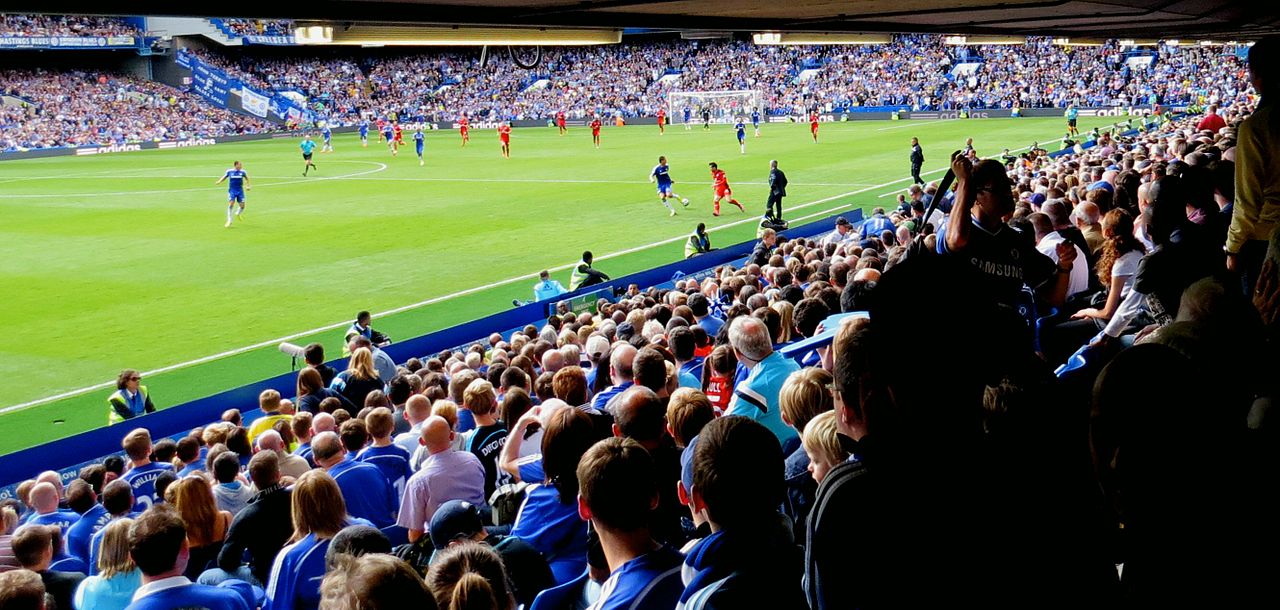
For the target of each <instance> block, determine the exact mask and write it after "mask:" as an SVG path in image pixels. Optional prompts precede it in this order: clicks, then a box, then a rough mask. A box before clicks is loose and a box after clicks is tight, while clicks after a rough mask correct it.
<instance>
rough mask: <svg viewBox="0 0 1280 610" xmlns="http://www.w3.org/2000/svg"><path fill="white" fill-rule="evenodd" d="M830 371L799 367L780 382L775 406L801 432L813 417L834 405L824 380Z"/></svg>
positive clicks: (829, 381)
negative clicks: (780, 387) (776, 405)
mask: <svg viewBox="0 0 1280 610" xmlns="http://www.w3.org/2000/svg"><path fill="white" fill-rule="evenodd" d="M831 379H832V377H831V373H828V372H827V371H824V370H822V369H820V368H817V367H809V368H804V369H800V370H798V371H796V372H794V373H792V374H791V375H790V376H789V377H787V380H786V381H785V382H783V383H782V389H781V390H780V391H779V392H778V408H779V409H781V410H782V415H783V416H785V417H786V418H787V420H788V421H790V422H791V425H792V426H793V427H795V429H796V430H797V431H798V432H804V431H805V430H806V429H807V428H808V425H809V423H810V421H811V420H813V418H815V417H817V416H818V415H819V414H820V413H825V412H827V411H830V410H832V409H833V408H834V407H835V404H834V400H833V399H832V397H831V392H829V391H827V384H829V383H831Z"/></svg>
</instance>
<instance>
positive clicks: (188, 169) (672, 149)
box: [0, 119, 1107, 454]
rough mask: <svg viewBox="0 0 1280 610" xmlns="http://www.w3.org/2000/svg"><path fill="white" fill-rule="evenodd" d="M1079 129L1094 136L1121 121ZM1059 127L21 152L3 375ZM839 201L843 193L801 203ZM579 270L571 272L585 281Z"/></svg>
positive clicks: (119, 359)
mask: <svg viewBox="0 0 1280 610" xmlns="http://www.w3.org/2000/svg"><path fill="white" fill-rule="evenodd" d="M1081 122H1082V123H1084V124H1083V125H1082V126H1081V127H1082V129H1088V128H1092V127H1093V125H1095V124H1098V125H1101V124H1106V123H1107V120H1106V119H1082V121H1081ZM1061 131H1062V120H1061V119H991V120H982V121H981V122H980V123H975V122H972V121H946V122H938V123H916V124H907V123H889V122H856V123H853V122H851V123H846V124H824V125H823V126H822V131H821V137H822V142H821V143H820V144H818V145H814V144H813V143H812V142H811V141H810V140H809V135H808V126H807V125H794V124H767V125H765V126H764V129H763V137H761V138H758V139H757V138H750V137H749V138H748V143H747V146H748V150H747V154H746V155H741V154H739V152H738V147H737V143H736V140H735V139H734V137H733V133H732V130H731V129H730V128H729V127H728V126H718V127H716V128H714V129H713V130H712V132H711V133H704V132H702V131H701V130H700V129H695V130H693V131H685V130H684V129H683V128H682V127H681V126H672V127H671V128H668V129H667V133H666V135H665V136H659V135H658V131H657V128H656V127H651V126H632V127H625V128H606V129H605V131H604V137H603V144H604V146H603V148H601V149H600V150H596V149H593V148H592V147H591V143H590V136H589V132H588V131H587V130H585V129H575V130H571V131H570V133H569V135H567V136H564V137H561V136H559V135H557V134H556V131H555V130H554V129H543V128H534V129H519V130H516V131H515V132H514V133H513V138H512V139H513V155H514V158H512V159H510V160H507V159H502V158H501V157H500V156H499V154H498V142H497V137H496V136H495V135H494V132H492V131H477V132H474V133H473V138H472V141H471V144H470V145H469V146H467V147H466V148H460V147H459V139H458V136H457V134H456V133H455V132H436V133H430V134H428V137H427V166H426V167H419V166H418V162H417V159H416V158H415V156H414V155H413V152H412V146H410V147H408V150H407V151H406V150H403V149H402V151H401V154H400V156H399V157H396V158H392V157H391V156H390V154H389V153H388V152H387V150H386V149H385V147H383V146H381V145H378V144H371V145H370V146H369V147H368V148H367V149H366V148H361V147H360V146H359V143H358V140H357V138H356V136H355V134H343V135H341V136H339V137H337V138H336V140H335V142H336V146H337V149H338V150H337V152H335V153H332V154H317V155H316V162H317V163H318V165H319V171H318V172H313V173H312V176H310V177H308V178H303V177H302V176H301V171H302V165H301V163H302V162H301V159H300V155H299V153H298V148H297V144H298V143H297V140H293V139H280V140H269V141H261V142H252V143H243V144H227V145H218V146H213V147H206V148H193V149H182V150H169V151H144V152H140V153H126V154H112V155H101V156H95V157H82V158H76V157H62V158H50V159H39V160H25V161H6V162H3V163H0V217H2V218H3V219H4V221H3V223H0V285H3V286H5V287H6V289H5V294H4V296H3V301H0V312H2V315H0V336H3V337H5V338H6V340H5V341H4V343H3V345H2V346H0V376H3V377H4V378H6V379H9V380H10V382H9V383H6V384H4V385H3V386H0V407H3V406H9V405H15V404H19V403H24V402H27V401H32V400H37V399H41V398H44V397H48V396H53V395H56V394H59V393H62V392H67V391H72V390H76V389H79V388H83V387H86V386H90V385H93V384H97V383H101V382H104V381H109V380H112V379H114V376H115V374H116V373H117V372H118V371H119V370H120V369H122V368H124V367H131V368H137V369H140V370H143V371H147V370H152V369H157V368H161V367H166V366H170V365H175V364H179V363H184V362H188V361H191V360H194V359H197V358H201V357H206V356H209V355H213V354H218V353H221V352H225V351H229V350H234V349H237V348H241V347H243V346H247V345H252V344H255V343H258V342H263V341H269V340H271V339H274V338H278V337H282V336H285V335H290V334H294V333H298V332H302V331H305V330H307V329H312V328H319V327H324V326H327V325H330V324H334V323H338V322H341V321H343V320H349V319H350V318H351V317H352V316H353V315H354V313H355V312H356V311H357V310H360V309H369V310H372V311H375V312H378V311H385V310H389V309H393V308H397V307H402V306H405V305H408V304H412V303H417V302H420V301H423V300H426V299H430V298H433V297H441V296H445V295H449V294H453V293H456V292H458V291H461V290H464V289H468V288H474V287H477V286H485V285H489V284H491V283H494V282H499V281H501V280H506V279H508V278H515V277H519V276H532V275H533V274H536V273H537V272H538V270H540V269H543V268H553V267H557V266H561V265H567V264H569V263H572V262H574V261H575V260H577V256H578V255H579V254H580V253H581V252H582V251H583V250H584V249H590V250H593V251H594V252H595V253H596V254H597V257H599V256H601V255H604V254H607V253H612V252H618V251H621V250H629V249H633V248H642V247H643V246H645V245H646V244H652V243H654V242H658V241H661V240H664V239H668V238H674V237H679V236H683V235H686V234H687V233H688V232H689V231H690V230H691V228H692V227H693V225H694V224H695V223H697V222H701V221H705V222H707V224H708V226H709V227H713V228H714V227H716V226H720V225H725V224H728V223H730V222H732V221H736V220H739V219H741V218H743V217H744V215H743V214H741V213H739V212H738V211H737V210H736V209H733V208H728V209H727V210H724V212H725V215H724V216H723V217H721V218H718V219H716V218H712V217H711V210H710V199H711V196H710V188H709V176H708V173H707V167H706V164H707V162H708V161H717V162H719V163H720V166H721V167H722V168H723V169H724V170H725V171H726V172H727V174H728V177H729V181H730V184H732V185H733V186H734V192H735V195H736V196H737V197H738V199H740V200H741V201H743V202H744V203H745V204H746V205H747V206H748V210H749V211H750V215H751V216H752V217H755V216H757V215H758V214H759V213H760V211H761V210H763V204H764V199H765V194H766V188H765V186H764V184H763V183H764V179H765V177H766V175H767V172H768V161H769V159H774V158H776V159H779V160H780V162H781V166H782V168H783V169H784V170H786V171H787V175H788V176H789V178H790V180H791V186H790V187H789V188H788V191H789V192H790V196H789V197H788V199H787V216H788V217H789V218H792V219H794V218H797V217H799V216H802V215H805V214H811V213H812V214H817V213H819V212H824V211H831V213H834V212H836V211H839V210H843V209H849V208H850V207H855V206H857V207H869V206H872V205H877V204H879V205H887V204H889V203H890V202H892V199H891V198H888V197H886V198H879V195H882V194H885V193H889V192H897V191H899V190H901V189H902V188H903V187H905V186H906V185H907V181H906V180H904V177H905V176H906V170H907V169H908V163H907V146H908V140H909V139H910V137H911V136H913V135H915V136H919V137H920V138H921V140H922V143H923V145H924V148H925V155H926V157H927V158H928V159H929V161H928V162H926V164H925V170H926V171H929V170H935V169H939V168H942V167H943V166H944V165H945V159H946V156H947V154H948V153H949V152H950V151H951V150H954V149H955V148H957V147H958V146H959V145H960V144H962V143H963V141H964V138H965V137H966V136H969V135H973V134H974V133H975V132H978V134H979V137H977V138H976V140H977V141H976V145H977V147H978V150H979V152H980V153H984V154H996V153H998V152H999V151H1000V149H1002V148H1004V147H1006V146H1007V147H1013V148H1016V147H1019V146H1025V145H1027V144H1029V143H1030V142H1031V141H1032V140H1039V141H1049V140H1050V139H1051V137H1052V136H1054V135H1060V133H1061ZM406 135H408V134H406ZM748 135H749V136H750V133H748ZM659 154H665V155H666V156H667V157H668V159H669V161H670V163H671V173H672V176H673V177H674V178H675V180H676V181H677V184H676V187H677V191H678V192H680V193H681V194H682V195H684V196H686V197H689V198H690V199H691V205H690V206H689V208H688V209H687V210H680V212H681V214H680V215H679V216H677V217H675V218H669V217H668V216H667V212H666V210H665V209H663V208H662V207H661V206H660V205H659V203H658V202H657V200H656V198H655V196H654V189H653V187H652V186H651V185H650V184H649V183H648V182H647V181H646V180H647V175H648V172H649V170H650V168H652V166H653V165H654V163H655V162H656V158H657V156H658V155H659ZM234 159H239V160H241V161H243V162H244V165H245V169H246V170H248V172H249V174H250V176H251V178H252V185H253V190H251V191H250V192H249V194H248V195H249V199H248V211H247V212H246V216H245V218H246V219H245V220H244V221H241V222H238V223H236V224H235V226H234V227H232V228H230V229H224V228H223V226H222V225H223V221H224V215H225V193H226V191H225V186H213V182H214V180H216V179H217V178H218V177H219V176H221V175H222V172H223V170H225V169H226V168H227V167H229V166H230V163H231V161H232V160H234ZM384 165H385V167H384ZM940 175H941V173H940V172H939V173H934V174H932V175H931V176H929V177H932V178H935V179H936V178H938V177H940ZM896 180H901V181H900V182H897V183H894V184H892V185H889V186H877V185H884V184H885V183H890V182H893V181H896ZM850 193H856V194H850ZM820 200H827V201H825V202H822V203H817V204H813V205H807V206H806V205H804V204H806V203H810V202H815V201H820ZM837 208H838V209H837ZM753 236H754V225H753V223H744V224H741V225H739V226H736V227H732V228H728V229H724V230H717V231H715V232H713V234H712V238H713V241H714V242H715V243H718V244H730V243H736V242H739V241H743V240H746V239H749V238H751V237H753ZM681 247H682V246H681V244H680V243H671V244H665V245H660V246H656V247H652V248H647V249H638V250H636V251H634V252H632V253H629V254H626V255H623V256H619V257H615V258H611V259H609V260H605V261H601V262H599V263H597V267H599V268H601V269H603V270H605V271H606V272H608V273H610V274H611V275H614V276H615V277H616V276H620V275H623V274H625V273H629V272H635V271H639V270H642V269H646V268H651V267H654V266H657V265H660V264H664V263H668V262H671V261H674V260H677V259H679V258H680V257H681ZM567 275H568V273H567V272H564V271H562V272H559V273H556V274H555V276H556V277H558V278H559V279H561V281H563V282H564V283H566V284H567V283H568V281H567V280H568V278H567ZM531 285H532V280H531V279H529V280H524V279H522V280H520V281H516V282H512V283H507V284H504V285H500V286H497V287H493V288H489V289H485V290H481V291H477V292H473V293H471V294H468V295H466V296H461V297H457V298H452V299H447V300H443V301H440V302H437V303H434V304H432V305H428V306H425V307H421V308H417V309H414V310H411V311H407V312H404V313H401V314H398V315H394V316H387V317H382V318H378V319H376V320H375V326H376V327H377V328H378V329H379V330H382V331H384V332H386V333H388V334H389V335H391V336H392V337H395V338H401V339H407V338H409V337H412V336H417V335H420V334H424V333H427V332H430V331H433V330H437V329H440V328H445V327H448V326H451V325H454V324H457V323H460V322H464V321H467V320H472V319H475V318H477V317H480V316H483V315H486V314H489V313H493V312H495V311H499V310H501V309H502V308H504V307H509V306H510V301H511V299H512V298H516V297H519V298H528V295H529V292H530V291H529V287H530V286H531ZM342 332H343V330H342V329H337V330H332V331H329V332H324V333H320V334H318V335H315V336H308V337H303V338H300V339H298V340H297V341H296V342H298V343H305V342H308V341H311V340H318V341H322V342H323V343H324V344H325V346H326V348H328V350H329V353H330V354H332V355H334V356H336V355H337V354H338V351H339V345H340V343H341V337H342ZM287 367H288V361H287V359H286V358H285V357H284V356H283V355H281V354H280V353H279V352H277V351H276V350H275V348H274V347H265V348H261V349H257V350H253V351H249V352H246V353H242V354H239V355H236V356H231V357H226V358H222V359H218V360H214V361H211V362H207V363H204V364H199V365H194V366H190V367H184V368H181V369H179V370H175V371H172V372H168V373H163V374H158V375H154V376H150V377H148V378H147V379H146V380H145V381H144V383H146V384H147V385H148V386H149V387H150V389H151V392H152V395H153V396H154V399H155V401H156V402H157V404H158V405H159V406H161V407H162V408H163V407H165V406H172V405H175V404H179V403H182V402H185V401H188V400H192V399H195V398H199V397H202V396H208V395H210V394H213V393H216V392H218V391H221V390H225V389H228V388H230V387H234V386H237V385H241V384H244V383H249V382H252V381H256V380H259V379H264V378H267V377H270V376H272V375H276V374H279V373H282V372H285V371H287ZM108 393H109V391H108V390H97V391H93V392H89V393H86V394H82V395H79V396H74V397H69V398H64V399H61V400H57V401H54V402H49V403H46V404H41V405H38V406H32V407H29V408H25V409H22V410H17V411H11V412H9V413H6V414H4V415H0V422H2V423H0V426H3V428H0V429H3V430H4V431H5V432H4V433H3V434H0V454H3V453H9V452H12V451H15V450H18V449H21V448H25V447H29V446H32V445H35V444H39V443H42V442H45V441H48V440H52V439H55V438H60V437H63V436H68V435H71V434H75V433H78V432H81V431H84V430H88V429H91V428H93V427H96V426H100V425H103V424H104V423H105V419H106V415H105V403H104V399H105V396H106V395H107V394H108ZM229 406H230V405H229ZM235 406H240V407H249V406H251V405H235Z"/></svg>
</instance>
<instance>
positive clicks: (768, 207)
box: [765, 160, 787, 221]
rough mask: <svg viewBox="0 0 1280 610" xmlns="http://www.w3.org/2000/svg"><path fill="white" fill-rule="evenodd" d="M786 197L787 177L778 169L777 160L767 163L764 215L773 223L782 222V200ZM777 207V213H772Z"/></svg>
mask: <svg viewBox="0 0 1280 610" xmlns="http://www.w3.org/2000/svg"><path fill="white" fill-rule="evenodd" d="M786 196H787V175H786V174H784V173H782V170H780V169H778V162H777V160H774V161H770V162H769V200H768V202H767V203H766V204H765V215H766V216H772V217H773V219H774V220H775V221H781V220H782V198H783V197H786ZM774 206H777V211H776V212H775V211H774Z"/></svg>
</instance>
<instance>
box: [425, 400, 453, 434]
mask: <svg viewBox="0 0 1280 610" xmlns="http://www.w3.org/2000/svg"><path fill="white" fill-rule="evenodd" d="M431 414H432V415H439V416H440V417H443V418H444V420H445V421H447V422H449V428H450V429H456V428H457V427H458V405H457V404H455V403H454V402H453V401H452V400H445V399H443V398H441V399H440V400H437V401H435V402H433V403H431Z"/></svg>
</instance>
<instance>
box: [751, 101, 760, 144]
mask: <svg viewBox="0 0 1280 610" xmlns="http://www.w3.org/2000/svg"><path fill="white" fill-rule="evenodd" d="M751 125H752V126H753V127H755V128H756V137H757V138H758V137H760V109H759V108H752V109H751Z"/></svg>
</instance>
